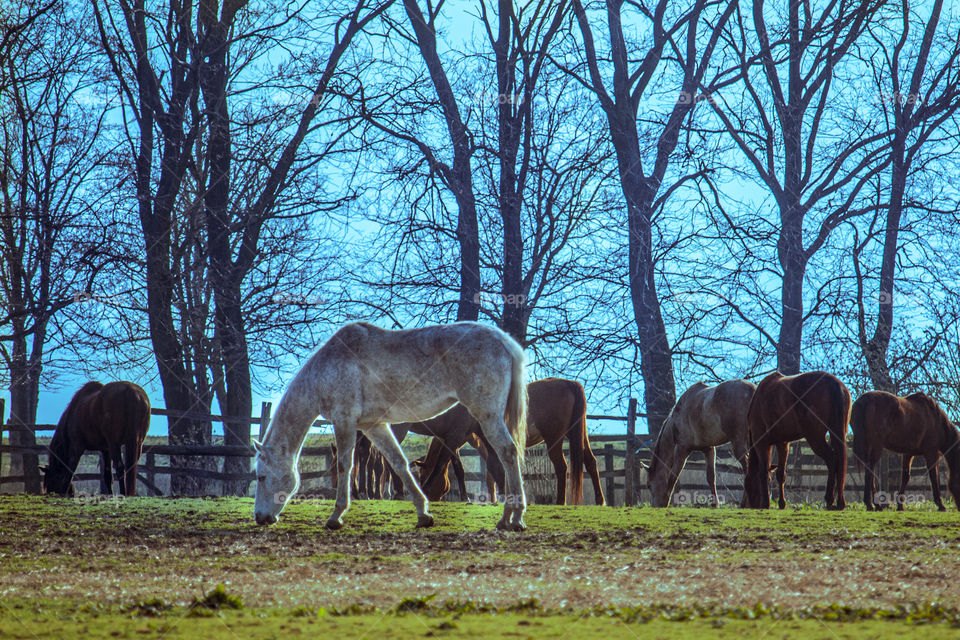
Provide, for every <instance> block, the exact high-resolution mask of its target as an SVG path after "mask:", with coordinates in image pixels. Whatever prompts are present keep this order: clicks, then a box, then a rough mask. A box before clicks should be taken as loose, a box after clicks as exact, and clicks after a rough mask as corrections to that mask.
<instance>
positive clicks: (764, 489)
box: [743, 371, 850, 509]
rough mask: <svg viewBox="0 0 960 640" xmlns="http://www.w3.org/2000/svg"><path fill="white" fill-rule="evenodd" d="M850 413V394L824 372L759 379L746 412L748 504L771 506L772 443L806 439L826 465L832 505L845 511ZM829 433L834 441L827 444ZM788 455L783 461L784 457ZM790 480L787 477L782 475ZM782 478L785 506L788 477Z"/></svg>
mask: <svg viewBox="0 0 960 640" xmlns="http://www.w3.org/2000/svg"><path fill="white" fill-rule="evenodd" d="M849 417H850V392H849V391H848V390H847V387H846V386H845V385H844V384H843V383H842V382H840V380H838V379H837V378H836V376H833V375H831V374H829V373H827V372H825V371H811V372H808V373H801V374H799V375H795V376H784V375H783V374H781V373H780V372H774V373H771V374H770V375H768V376H767V377H766V378H764V379H763V380H761V381H760V384H758V385H757V390H756V391H754V393H753V399H752V400H751V401H750V409H749V410H748V412H747V433H748V437H749V442H750V451H749V454H748V456H747V475H746V478H744V482H743V489H744V506H746V507H751V508H754V509H766V508H768V507H769V506H770V490H769V469H770V450H771V448H772V447H773V446H775V445H778V444H782V443H789V442H792V441H794V440H800V439H801V438H806V440H807V442H808V443H809V444H810V447H811V448H812V449H813V451H814V453H816V454H817V455H818V456H820V457H821V458H823V460H824V461H825V462H826V463H827V490H826V494H825V496H824V501H825V502H826V505H827V509H843V508H844V507H845V506H846V501H845V500H844V497H843V488H844V485H845V484H846V476H847V445H846V439H845V437H846V433H847V423H848V421H849ZM827 433H829V434H830V443H829V445H828V444H827V438H826V436H827ZM785 458H786V456H784V458H783V459H785ZM783 478H785V475H784V476H783ZM778 480H779V481H780V508H781V509H783V508H784V507H785V506H786V501H785V500H784V498H783V483H784V480H783V479H781V476H779V475H778Z"/></svg>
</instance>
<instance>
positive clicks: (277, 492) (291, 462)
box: [253, 440, 300, 524]
mask: <svg viewBox="0 0 960 640" xmlns="http://www.w3.org/2000/svg"><path fill="white" fill-rule="evenodd" d="M253 446H254V448H255V449H256V450H257V459H256V468H257V493H256V498H255V499H254V501H253V517H254V518H255V519H256V521H257V524H274V523H275V522H276V521H277V518H279V517H280V512H281V511H283V508H284V507H285V506H287V502H289V501H290V497H291V496H292V495H293V494H294V493H296V492H297V488H298V487H299V486H300V474H299V473H298V472H297V458H296V456H294V455H291V454H290V453H289V452H284V451H280V452H275V451H272V450H270V449H268V448H266V447H265V446H264V445H263V444H262V443H260V442H257V441H256V440H254V441H253Z"/></svg>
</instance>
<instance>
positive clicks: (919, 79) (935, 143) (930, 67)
mask: <svg viewBox="0 0 960 640" xmlns="http://www.w3.org/2000/svg"><path fill="white" fill-rule="evenodd" d="M942 10H943V2H942V0H936V1H935V2H934V3H933V5H932V7H931V8H930V13H929V16H927V17H926V19H925V20H923V19H922V18H921V17H920V16H917V15H915V14H914V13H913V11H912V10H911V8H910V3H909V2H904V3H902V4H901V5H900V7H899V13H900V15H899V23H900V24H899V30H898V31H899V33H897V30H891V31H888V30H887V29H886V28H884V27H886V26H887V23H886V22H884V23H882V24H881V25H879V27H880V28H877V29H871V34H872V36H873V40H874V43H875V45H876V46H875V47H874V48H871V49H868V50H867V51H868V53H873V54H875V55H870V56H869V59H868V60H869V62H870V63H871V64H872V67H873V77H874V79H875V82H876V89H877V93H878V95H879V97H880V100H878V103H879V105H880V107H881V109H882V111H883V115H884V120H885V124H886V127H887V129H888V131H889V132H890V141H889V185H888V186H887V188H886V189H883V190H881V191H879V193H878V195H879V196H880V198H881V200H880V202H879V203H878V210H880V211H883V213H885V216H884V221H883V252H882V255H881V260H880V274H879V282H878V291H877V294H876V296H875V297H874V299H875V302H876V313H877V321H876V325H875V327H874V330H873V334H872V335H870V336H868V329H867V320H866V316H867V311H866V309H865V304H864V295H863V289H864V283H863V278H862V277H861V273H860V271H861V268H860V259H859V258H860V254H861V253H862V252H863V250H864V248H865V246H866V243H867V242H869V241H870V239H871V237H872V234H869V233H868V234H866V237H865V239H864V241H863V242H862V243H856V244H855V249H854V252H853V257H854V268H855V271H856V282H857V288H858V296H857V303H858V307H857V308H858V313H857V327H858V337H859V343H860V349H861V352H862V353H863V356H864V358H865V360H866V363H867V370H868V373H869V375H870V379H871V380H872V382H873V386H874V388H876V389H881V390H884V391H890V392H896V391H897V389H898V387H899V384H898V383H899V382H900V381H898V380H894V378H893V377H892V375H891V371H890V366H889V363H888V361H887V351H888V349H889V347H890V338H891V334H892V332H893V326H894V305H895V301H896V296H895V290H896V284H895V282H896V271H897V256H898V255H899V253H900V250H901V238H900V231H901V228H902V226H903V224H904V214H905V212H906V211H908V210H909V208H910V206H911V202H912V203H914V204H915V206H916V211H917V213H918V214H920V215H923V214H924V213H926V215H937V214H936V213H935V212H929V211H927V212H924V210H923V209H922V208H921V205H920V202H921V200H922V195H921V194H919V193H916V194H913V196H912V197H911V195H910V194H909V193H908V186H909V182H910V179H911V176H912V174H914V173H915V172H916V171H917V170H918V169H921V167H918V165H919V164H921V163H922V162H923V160H924V159H925V158H926V157H928V156H929V155H930V154H929V153H924V151H926V150H928V149H931V148H934V147H940V148H941V149H938V150H936V151H935V153H942V152H943V151H942V146H943V144H944V143H946V144H947V145H948V146H949V148H950V149H952V150H955V149H956V143H955V141H953V142H951V141H949V140H946V141H945V140H943V139H942V138H941V136H940V132H942V131H943V125H944V124H945V123H949V121H950V119H951V118H953V117H954V116H955V114H956V113H957V111H958V110H960V61H958V57H960V30H958V31H955V32H952V33H947V34H944V33H943V29H941V28H940V26H941V25H940V18H941V13H942ZM952 27H956V25H947V28H948V29H950V28H952ZM917 29H919V32H920V36H921V37H920V41H919V42H916V38H914V37H912V36H911V33H912V32H915V30H917ZM938 29H939V31H938ZM893 38H895V41H893V42H891V40H892V39H893ZM938 138H941V139H938ZM885 186H886V185H885Z"/></svg>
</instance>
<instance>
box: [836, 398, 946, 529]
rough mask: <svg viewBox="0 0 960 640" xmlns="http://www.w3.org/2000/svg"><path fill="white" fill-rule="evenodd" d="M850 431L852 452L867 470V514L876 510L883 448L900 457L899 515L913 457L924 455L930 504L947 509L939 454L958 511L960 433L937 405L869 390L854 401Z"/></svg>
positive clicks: (931, 402) (865, 497)
mask: <svg viewBox="0 0 960 640" xmlns="http://www.w3.org/2000/svg"><path fill="white" fill-rule="evenodd" d="M850 426H851V427H853V452H854V454H855V455H856V456H857V458H858V459H859V460H860V461H861V462H862V463H863V465H864V466H865V467H866V469H865V472H864V479H863V503H864V504H865V505H866V507H867V511H872V510H874V509H877V510H879V509H880V508H882V506H886V505H878V504H876V503H875V502H874V491H875V490H876V486H877V485H876V483H877V473H876V468H877V463H878V462H879V461H880V456H881V454H882V453H883V450H884V449H890V450H891V451H895V452H896V453H900V454H903V465H902V467H903V477H902V479H901V482H900V498H898V499H897V500H896V502H897V511H901V510H903V502H902V496H903V494H904V491H906V489H907V482H909V480H910V465H911V463H912V462H913V457H914V456H923V457H924V459H925V460H926V462H927V470H928V471H929V473H930V484H931V485H932V486H933V501H934V502H936V504H937V508H939V509H940V511H946V507H944V506H943V500H941V498H940V477H939V467H940V455H941V454H943V457H944V458H946V460H947V467H948V468H949V469H950V481H949V487H950V493H952V494H953V499H954V501H955V502H956V503H957V508H958V509H960V433H958V431H957V427H956V426H955V425H954V424H953V423H952V422H950V419H949V418H948V417H947V414H946V413H944V412H943V409H941V408H940V405H938V404H937V401H936V400H934V399H933V398H931V397H930V396H928V395H926V394H924V393H914V394H912V395H909V396H907V397H905V398H903V397H900V396H896V395H893V394H892V393H887V392H885V391H869V392H867V393H865V394H863V395H862V396H860V397H859V398H857V401H856V402H854V403H853V409H852V410H851V412H850Z"/></svg>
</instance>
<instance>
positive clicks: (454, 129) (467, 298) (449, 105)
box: [403, 0, 481, 320]
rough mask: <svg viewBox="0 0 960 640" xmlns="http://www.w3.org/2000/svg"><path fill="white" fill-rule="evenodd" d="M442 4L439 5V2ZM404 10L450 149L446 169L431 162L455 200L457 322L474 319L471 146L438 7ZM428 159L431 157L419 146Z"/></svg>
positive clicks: (476, 234)
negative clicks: (443, 55)
mask: <svg viewBox="0 0 960 640" xmlns="http://www.w3.org/2000/svg"><path fill="white" fill-rule="evenodd" d="M441 4H442V3H441ZM403 7H404V9H405V10H406V12H407V17H408V19H409V20H410V26H411V27H413V32H414V34H415V36H416V39H417V46H418V48H419V50H420V54H421V55H422V56H423V61H424V62H425V63H426V65H427V71H428V72H429V74H430V80H431V82H432V83H433V87H434V90H435V91H436V92H437V98H438V99H439V101H440V106H441V108H442V109H443V116H444V119H445V120H446V123H447V132H448V134H449V136H450V143H451V145H452V147H453V163H452V165H450V166H449V167H447V166H446V165H442V163H439V162H438V161H436V160H434V161H433V162H432V163H431V164H433V165H434V166H435V167H436V169H437V170H439V171H441V172H442V173H443V174H444V177H445V178H446V182H447V183H448V185H449V187H450V190H451V191H452V192H453V197H454V198H455V199H456V201H457V208H458V214H457V242H458V243H459V245H460V299H459V301H458V303H457V320H477V319H478V318H479V317H480V285H481V281H480V229H479V226H478V223H477V200H476V195H475V194H474V188H473V168H472V167H471V158H472V157H473V152H474V149H473V143H472V141H471V139H470V134H469V132H468V131H467V127H466V125H465V124H464V122H463V118H462V117H461V115H460V107H459V106H458V105H457V99H456V97H455V96H454V94H453V88H452V87H451V86H450V81H449V80H448V79H447V73H446V71H445V70H444V68H443V63H442V62H441V61H440V55H439V54H438V53H437V33H436V28H435V20H436V18H437V15H438V13H439V11H440V5H437V6H436V7H433V6H432V5H431V6H430V9H429V11H433V12H432V13H430V12H429V11H428V14H427V15H426V16H424V14H423V13H422V12H421V11H420V7H419V6H417V2H416V0H403ZM421 150H422V151H424V152H425V153H426V154H428V156H429V157H430V158H433V154H432V153H431V152H429V150H428V149H426V148H424V147H422V146H421Z"/></svg>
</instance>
